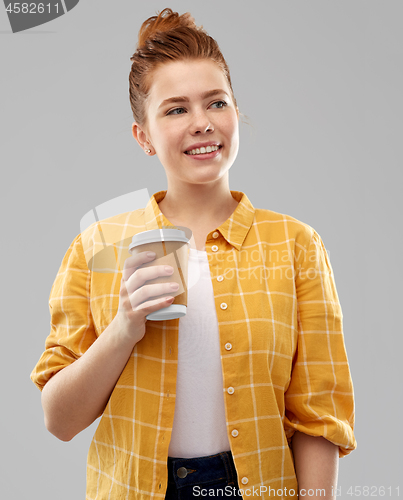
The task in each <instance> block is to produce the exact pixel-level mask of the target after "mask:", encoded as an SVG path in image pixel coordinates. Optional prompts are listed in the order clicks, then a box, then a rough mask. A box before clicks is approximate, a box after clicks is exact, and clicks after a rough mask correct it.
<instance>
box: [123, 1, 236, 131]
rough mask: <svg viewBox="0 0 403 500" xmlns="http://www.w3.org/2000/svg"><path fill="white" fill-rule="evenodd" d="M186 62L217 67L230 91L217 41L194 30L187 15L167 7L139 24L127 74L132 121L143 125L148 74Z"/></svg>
mask: <svg viewBox="0 0 403 500" xmlns="http://www.w3.org/2000/svg"><path fill="white" fill-rule="evenodd" d="M186 59H210V60H212V61H214V62H215V63H217V64H218V66H219V68H220V69H221V71H222V72H223V74H224V76H225V77H226V79H227V81H228V85H229V88H230V90H231V96H232V99H233V102H234V105H235V108H236V109H237V103H236V99H235V96H234V92H233V90H232V84H231V77H230V73H229V68H228V65H227V62H226V61H225V59H224V56H223V55H222V53H221V50H220V48H219V46H218V44H217V42H216V41H215V40H214V38H212V37H211V36H209V35H208V34H207V33H206V31H205V30H204V29H203V26H200V27H197V26H196V24H195V21H194V19H193V17H192V16H191V15H190V13H189V12H186V13H185V14H182V15H181V16H180V15H179V14H178V13H177V12H173V11H172V10H171V9H169V8H167V9H164V10H163V11H162V12H160V13H159V14H158V15H157V16H152V17H150V18H148V19H147V20H146V21H144V23H143V24H142V25H141V28H140V31H139V40H138V45H137V49H136V52H135V53H134V54H133V56H132V57H131V58H130V60H131V61H133V64H132V67H131V71H130V75H129V95H130V105H131V108H132V111H133V116H134V120H135V121H136V123H138V124H139V125H140V126H143V125H144V124H145V123H146V101H147V98H148V96H149V91H150V87H151V74H152V72H153V71H154V70H155V69H156V68H157V67H158V66H160V65H161V64H164V63H167V62H172V61H181V60H182V61H183V60H186Z"/></svg>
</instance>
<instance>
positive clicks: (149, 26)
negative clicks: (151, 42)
mask: <svg viewBox="0 0 403 500" xmlns="http://www.w3.org/2000/svg"><path fill="white" fill-rule="evenodd" d="M179 27H187V28H193V29H200V28H197V26H196V23H195V20H194V18H193V17H192V15H191V14H190V13H189V12H186V13H185V14H182V15H181V16H180V15H179V14H178V13H177V12H173V11H172V9H170V8H166V9H164V10H163V11H162V12H160V13H159V14H158V15H156V16H152V17H149V18H148V19H147V20H146V21H144V23H143V24H142V25H141V28H140V31H139V41H138V46H139V47H142V46H143V45H145V43H146V41H147V40H148V39H150V38H153V35H154V34H156V33H158V32H164V31H169V30H171V29H174V28H179ZM201 28H202V27H201Z"/></svg>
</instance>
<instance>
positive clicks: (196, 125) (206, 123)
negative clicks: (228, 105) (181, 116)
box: [191, 111, 214, 134]
mask: <svg viewBox="0 0 403 500" xmlns="http://www.w3.org/2000/svg"><path fill="white" fill-rule="evenodd" d="M213 130H214V126H213V124H212V123H211V121H210V118H209V117H208V115H207V113H206V112H204V111H198V112H196V113H194V115H193V119H192V125H191V133H192V134H205V133H206V132H213Z"/></svg>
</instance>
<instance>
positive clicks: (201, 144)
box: [184, 141, 221, 154]
mask: <svg viewBox="0 0 403 500" xmlns="http://www.w3.org/2000/svg"><path fill="white" fill-rule="evenodd" d="M207 146H221V144H220V143H219V142H217V141H210V142H196V143H195V144H192V145H191V146H189V147H188V148H186V149H185V151H184V153H185V154H186V151H191V150H192V149H197V148H199V149H200V148H206V147H207ZM217 151H218V150H217ZM208 154H209V153H208Z"/></svg>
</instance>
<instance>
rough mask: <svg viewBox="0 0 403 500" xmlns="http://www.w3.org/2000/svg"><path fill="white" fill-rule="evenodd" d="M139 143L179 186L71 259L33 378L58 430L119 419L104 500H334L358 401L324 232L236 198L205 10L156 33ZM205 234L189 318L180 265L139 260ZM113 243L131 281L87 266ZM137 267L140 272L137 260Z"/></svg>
mask: <svg viewBox="0 0 403 500" xmlns="http://www.w3.org/2000/svg"><path fill="white" fill-rule="evenodd" d="M132 61H133V64H132V69H131V73H130V100H131V105H132V110H133V114H134V119H135V123H134V124H133V135H134V137H135V139H136V140H137V142H138V143H139V145H140V147H141V148H142V149H143V150H144V151H145V154H146V155H148V156H152V155H157V156H158V158H159V160H160V162H161V164H162V166H163V167H164V169H165V173H166V175H167V179H168V189H167V190H166V191H160V192H158V193H155V194H154V195H153V196H152V197H151V199H150V201H149V203H148V204H147V206H146V207H145V209H143V210H135V211H133V212H128V213H125V214H120V215H118V216H115V217H112V218H110V219H106V220H103V221H101V223H98V224H94V225H93V226H91V227H90V228H88V229H87V230H86V231H84V232H83V233H81V234H79V235H78V236H77V237H76V238H75V240H74V241H73V243H72V244H71V246H70V248H69V250H68V251H67V253H66V255H65V257H64V259H63V262H62V265H61V268H60V270H59V273H58V275H57V277H56V280H55V283H54V285H53V287H52V291H51V296H50V302H49V303H50V311H51V316H52V321H51V326H52V330H51V333H50V335H49V337H48V338H47V341H46V350H45V352H44V353H43V355H42V357H41V359H40V360H39V362H38V364H37V366H36V367H35V369H34V371H33V372H32V375H31V377H32V380H33V381H34V382H35V383H36V385H37V386H38V387H39V388H40V389H41V390H42V404H43V409H44V414H45V423H46V427H47V428H48V430H49V431H50V432H51V433H53V434H54V435H55V436H57V437H58V438H60V439H62V440H63V441H69V440H71V439H72V438H73V437H74V436H75V435H76V434H78V433H79V432H80V431H81V430H83V429H85V428H86V427H88V426H89V425H90V424H91V423H92V422H94V420H95V419H96V418H98V417H99V416H102V419H101V421H100V423H99V426H98V428H97V431H96V433H95V436H94V438H93V441H92V443H91V447H90V450H89V454H88V467H87V499H93V500H95V499H107V498H111V499H114V500H116V499H123V498H125V499H132V498H133V499H143V498H144V499H149V498H152V497H157V498H169V499H171V498H172V499H173V498H181V499H185V498H192V497H197V496H232V495H234V496H235V495H236V496H238V495H241V494H242V495H243V496H244V498H246V497H248V496H259V497H262V498H270V497H271V498H298V495H300V497H303V496H306V495H309V497H310V498H323V496H324V492H325V495H326V498H335V495H336V481H337V464H338V457H339V456H344V455H347V454H348V453H350V452H351V451H352V450H353V449H354V448H355V447H356V442H355V439H354V435H353V425H354V401H353V387H352V382H351V377H350V371H349V366H348V361H347V356H346V352H345V346H344V340H343V333H342V314H341V309H340V305H339V301H338V297H337V292H336V288H335V284H334V279H333V272H332V268H331V265H330V262H329V260H328V256H327V253H326V250H325V247H324V246H323V243H322V241H321V238H320V236H319V235H318V234H317V233H316V232H315V231H314V230H313V229H312V228H311V227H310V226H308V225H307V224H304V223H302V222H300V221H298V220H296V219H294V218H292V217H290V216H287V215H282V214H278V213H275V212H272V211H270V210H268V209H256V208H254V207H253V205H252V203H251V201H250V200H249V199H248V197H247V196H246V194H244V193H242V192H239V191H231V190H230V189H229V180H228V174H229V169H230V167H231V166H232V164H233V162H234V160H235V158H236V156H237V152H238V144H239V135H238V123H239V112H238V107H237V103H236V100H235V96H234V94H233V90H232V85H231V79H230V74H229V70H228V67H227V64H226V62H225V59H224V57H223V56H222V54H221V52H220V50H219V47H218V45H217V43H216V42H215V40H213V39H212V38H211V37H209V36H208V35H207V33H206V32H205V31H204V30H203V29H202V28H198V27H196V25H195V23H194V20H193V18H192V17H191V16H190V14H184V15H182V16H179V15H178V14H177V13H174V12H172V11H171V10H170V9H165V10H164V11H162V12H161V13H160V14H159V15H158V16H154V17H151V18H149V19H147V21H145V22H144V23H143V25H142V27H141V30H140V34H139V43H138V48H137V50H136V52H135V54H134V55H133V57H132ZM172 226H173V227H177V226H181V227H187V228H189V229H190V230H191V232H192V235H193V236H192V239H191V250H190V259H189V275H190V274H191V273H194V274H196V273H197V272H199V273H200V278H199V280H198V281H197V283H196V284H195V285H194V286H193V287H192V288H190V289H189V291H188V311H187V314H186V316H185V317H183V318H181V319H180V320H179V319H176V320H166V321H147V320H146V316H147V315H148V314H149V313H150V312H153V311H156V310H159V309H161V308H163V307H166V306H167V305H169V304H170V303H171V302H172V297H171V298H170V299H167V298H166V297H163V298H155V297H160V296H161V295H162V294H166V293H172V290H173V288H171V284H170V283H168V284H152V285H151V284H147V281H149V280H150V279H152V278H155V277H157V276H169V274H170V273H171V272H172V269H166V268H164V267H163V266H150V267H142V265H143V264H144V263H149V262H152V260H153V258H154V257H153V256H149V255H148V254H147V253H145V252H143V253H141V254H139V255H137V256H133V257H129V254H128V252H127V243H128V242H130V239H131V236H132V235H133V234H137V233H140V232H142V231H146V230H149V229H154V228H161V227H172ZM100 229H101V230H102V231H103V233H104V234H106V232H107V231H113V232H114V234H115V236H116V237H115V238H114V241H115V242H116V241H121V242H125V244H115V246H114V250H115V254H114V255H116V272H112V271H111V272H109V273H100V272H95V271H94V269H93V268H92V269H89V267H88V263H89V261H90V260H91V257H92V256H94V255H95V254H96V252H97V245H99V243H100ZM121 262H124V265H123V269H122V266H120V263H121Z"/></svg>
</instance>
